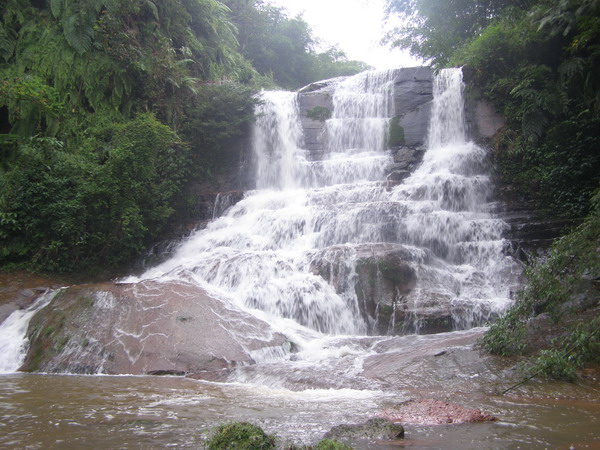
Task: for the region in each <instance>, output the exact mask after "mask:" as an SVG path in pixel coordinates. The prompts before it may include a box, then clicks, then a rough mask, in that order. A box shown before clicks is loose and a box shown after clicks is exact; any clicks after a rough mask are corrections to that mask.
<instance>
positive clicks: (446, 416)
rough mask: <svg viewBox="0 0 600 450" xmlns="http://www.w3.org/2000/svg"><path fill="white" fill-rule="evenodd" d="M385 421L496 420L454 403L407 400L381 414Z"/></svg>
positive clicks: (472, 421) (411, 422)
mask: <svg viewBox="0 0 600 450" xmlns="http://www.w3.org/2000/svg"><path fill="white" fill-rule="evenodd" d="M381 415H382V417H384V418H385V419H387V420H392V421H394V422H401V423H403V424H405V425H406V424H411V425H445V424H450V423H453V424H460V423H478V422H493V421H496V420H498V419H497V418H496V417H494V416H492V415H491V414H487V413H483V412H481V411H480V410H479V409H470V408H465V407H463V406H460V405H457V404H456V403H450V402H442V401H439V400H433V399H419V400H409V401H407V402H404V403H402V404H400V405H399V406H398V407H396V408H390V409H387V410H385V411H384V412H383V413H382V414H381Z"/></svg>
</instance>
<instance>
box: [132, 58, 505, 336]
mask: <svg viewBox="0 0 600 450" xmlns="http://www.w3.org/2000/svg"><path fill="white" fill-rule="evenodd" d="M392 93H393V72H392V71H390V72H382V73H377V72H375V73H373V72H367V73H364V74H360V75H357V76H355V77H351V78H348V79H346V80H344V81H342V82H341V83H339V85H338V86H337V88H336V90H335V93H334V96H333V102H334V111H333V114H332V118H331V119H329V120H328V121H327V124H326V130H327V142H328V149H327V151H326V152H325V157H324V159H323V160H321V161H310V160H309V159H308V158H307V152H306V151H305V150H303V149H302V133H301V128H300V124H299V118H298V107H297V101H296V94H294V93H288V92H265V93H263V94H262V96H261V99H262V104H261V106H260V107H259V108H258V111H257V112H258V114H257V123H256V126H255V130H254V135H253V142H254V155H255V157H254V159H255V167H256V183H257V188H258V189H257V190H256V191H253V192H250V193H248V194H247V195H246V197H245V198H244V199H243V200H241V201H240V202H239V203H237V204H236V205H234V206H233V207H231V208H230V209H229V210H228V211H226V212H225V213H224V215H223V216H222V217H220V218H217V219H216V220H214V221H212V222H211V223H210V224H209V225H208V226H207V228H206V229H204V230H201V231H199V232H197V233H196V234H195V235H193V236H192V237H190V238H189V239H188V240H186V241H185V242H184V243H183V244H182V245H181V246H180V247H179V249H178V250H177V252H176V253H175V255H174V257H173V258H172V259H170V260H169V261H167V262H165V263H163V264H161V265H159V266H157V267H156V268H153V269H151V270H149V271H148V272H146V273H145V274H143V275H142V276H141V277H140V278H142V279H148V278H159V279H160V278H163V279H173V278H175V279H177V278H185V279H188V280H189V279H191V280H195V281H197V282H199V283H201V284H208V285H210V287H211V289H218V290H219V291H220V292H221V293H223V294H225V295H226V296H228V297H229V298H231V299H232V301H234V302H235V303H237V304H238V305H240V306H243V307H247V308H254V309H259V310H262V311H264V312H266V313H267V314H269V315H270V317H271V321H272V322H273V321H277V320H279V319H278V318H284V319H292V320H293V321H295V322H296V323H297V324H300V325H301V326H304V327H308V328H310V329H313V330H316V331H320V332H325V333H328V334H364V333H365V332H366V331H367V330H369V328H370V324H369V323H367V321H366V320H365V318H364V317H363V316H362V315H361V314H360V311H359V310H360V308H359V306H358V300H357V295H356V292H355V282H356V276H357V275H356V272H355V264H356V260H357V257H358V256H357V255H358V254H359V251H360V249H361V248H363V247H364V246H365V245H367V246H368V245H373V244H377V243H384V242H396V243H397V244H398V243H399V244H403V245H404V250H405V252H407V254H412V255H413V257H412V258H411V260H410V262H409V264H410V266H411V267H412V268H413V269H414V270H415V272H416V274H417V284H416V287H415V288H414V289H413V290H412V292H411V293H409V294H408V296H406V297H405V298H404V299H403V301H404V302H405V305H413V306H418V305H419V304H421V303H424V302H431V301H432V299H434V300H439V301H441V302H446V303H447V305H448V308H450V309H451V311H452V315H453V316H454V319H455V320H454V322H455V325H456V326H457V327H459V328H460V327H463V328H464V327H470V326H473V325H475V324H478V323H482V322H483V321H484V320H485V319H486V318H488V317H490V316H491V315H493V314H495V313H498V312H500V311H501V310H502V309H503V308H505V306H506V304H507V303H508V302H509V292H508V289H509V286H510V283H509V280H510V279H511V276H512V274H511V264H510V261H509V260H508V259H507V258H506V257H504V256H503V255H502V252H501V247H502V244H503V242H502V240H501V238H500V235H501V232H502V229H503V227H504V224H503V222H502V221H499V220H496V219H493V218H492V217H491V216H490V214H489V213H488V211H487V210H488V206H487V201H488V197H489V193H490V181H489V178H488V176H487V175H486V164H485V152H484V151H483V150H482V149H481V148H479V147H477V146H476V145H474V144H473V143H470V142H467V141H466V139H465V124H464V109H463V105H462V102H463V100H462V80H461V72H460V71H459V70H448V71H442V72H441V73H440V74H439V75H438V76H437V78H436V81H435V92H434V96H435V101H434V106H433V116H432V120H431V127H430V138H429V149H428V151H427V152H426V154H425V157H424V161H423V163H422V165H421V167H420V168H419V169H418V170H416V172H415V173H414V174H413V175H412V176H411V177H410V178H408V179H407V180H406V181H405V182H404V183H403V184H401V185H399V186H397V187H395V188H394V189H393V190H392V191H391V192H390V191H388V190H386V188H385V185H384V183H382V182H381V180H382V179H383V175H384V173H385V167H386V165H388V164H389V163H390V162H392V158H391V156H390V155H389V153H388V152H386V151H385V139H386V130H387V124H388V121H389V117H390V116H391V115H392V114H393V111H392V109H393V102H392ZM324 264H325V265H328V268H327V269H326V272H328V275H327V276H326V278H327V280H325V279H324V278H323V276H324V274H323V273H322V271H321V270H319V269H318V267H316V266H320V267H322V266H323V265H324ZM334 269H335V271H336V273H335V274H332V273H331V272H332V271H333V270H334ZM140 278H134V277H132V278H129V279H128V280H127V281H136V280H139V279H140ZM289 326H290V322H285V324H282V327H283V328H285V327H289ZM418 329H419V323H418V318H417V319H415V323H414V324H412V325H411V327H408V328H407V330H417V331H418Z"/></svg>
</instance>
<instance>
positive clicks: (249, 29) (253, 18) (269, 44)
mask: <svg viewBox="0 0 600 450" xmlns="http://www.w3.org/2000/svg"><path fill="white" fill-rule="evenodd" d="M225 4H227V6H229V8H230V9H231V17H232V20H233V22H234V23H235V24H236V25H237V28H238V40H239V43H240V51H241V52H242V54H243V55H244V56H245V57H246V58H247V59H248V60H249V61H251V62H252V64H253V66H254V67H255V68H256V70H257V71H258V72H259V73H260V74H262V75H263V76H265V77H269V78H272V80H273V81H274V82H275V83H276V84H277V85H279V86H281V87H283V88H287V89H297V88H300V87H302V86H305V85H307V84H310V83H311V82H313V81H317V80H321V79H324V78H331V77H335V76H341V75H354V74H356V73H358V72H362V71H363V70H365V69H367V68H368V66H367V65H366V64H364V63H361V62H359V61H349V60H348V59H347V58H346V55H345V54H344V53H343V52H342V51H341V50H339V49H338V48H336V47H333V48H330V49H328V50H327V51H325V52H321V53H318V52H316V51H315V47H316V44H317V42H316V41H315V40H314V39H313V37H312V35H311V30H310V27H309V25H308V24H307V23H306V22H305V21H304V19H302V18H301V17H289V16H288V15H287V14H286V12H285V10H284V9H283V8H279V7H276V6H272V5H270V4H268V3H267V2H265V1H263V0H226V1H225Z"/></svg>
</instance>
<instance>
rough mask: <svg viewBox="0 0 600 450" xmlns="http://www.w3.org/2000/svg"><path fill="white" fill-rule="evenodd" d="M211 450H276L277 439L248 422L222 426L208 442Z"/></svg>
mask: <svg viewBox="0 0 600 450" xmlns="http://www.w3.org/2000/svg"><path fill="white" fill-rule="evenodd" d="M207 447H208V448H209V449H210V450H220V449H231V450H267V449H272V448H275V438H274V437H273V436H271V435H268V434H266V433H265V432H264V431H263V430H262V429H261V428H260V427H257V426H256V425H252V424H251V423H248V422H234V423H230V424H226V425H220V426H219V427H218V428H217V429H216V431H215V434H214V435H213V437H212V438H211V439H210V440H209V441H208V445H207Z"/></svg>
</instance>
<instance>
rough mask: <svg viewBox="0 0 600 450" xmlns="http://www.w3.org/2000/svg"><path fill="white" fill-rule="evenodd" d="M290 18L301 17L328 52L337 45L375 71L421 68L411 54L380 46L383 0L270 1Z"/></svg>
mask: <svg viewBox="0 0 600 450" xmlns="http://www.w3.org/2000/svg"><path fill="white" fill-rule="evenodd" d="M269 2H270V3H271V4H273V5H275V6H282V7H284V8H286V9H287V10H288V11H289V12H290V15H291V16H295V15H297V14H302V16H303V18H304V20H305V21H306V22H307V23H308V24H309V25H310V27H311V28H312V30H313V34H314V36H315V37H317V38H319V39H320V40H322V41H323V43H324V45H323V48H322V49H320V50H325V49H327V48H328V47H329V46H331V45H338V46H339V47H340V48H341V49H342V50H343V51H344V52H345V53H346V55H347V56H348V59H356V60H359V61H364V62H366V63H367V64H369V65H371V66H373V67H375V68H376V69H390V68H395V67H411V66H417V65H419V64H420V63H419V61H418V60H416V59H414V58H412V57H411V56H410V55H409V53H408V52H406V51H401V50H398V49H395V50H391V49H389V48H387V47H386V46H382V45H381V44H380V41H381V38H382V37H383V35H384V34H385V31H386V28H385V26H384V19H385V17H384V15H385V14H384V0H269Z"/></svg>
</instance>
